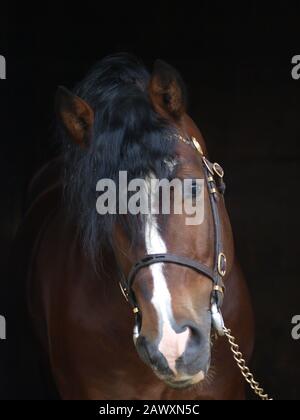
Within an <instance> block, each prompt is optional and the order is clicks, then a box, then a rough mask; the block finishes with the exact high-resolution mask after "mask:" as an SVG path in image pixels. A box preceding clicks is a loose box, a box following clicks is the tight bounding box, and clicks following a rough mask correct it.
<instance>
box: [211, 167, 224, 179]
mask: <svg viewBox="0 0 300 420" xmlns="http://www.w3.org/2000/svg"><path fill="white" fill-rule="evenodd" d="M213 170H214V172H215V173H216V174H217V175H218V176H219V177H220V178H224V174H225V173H224V169H223V168H222V166H221V165H219V164H218V163H214V164H213Z"/></svg>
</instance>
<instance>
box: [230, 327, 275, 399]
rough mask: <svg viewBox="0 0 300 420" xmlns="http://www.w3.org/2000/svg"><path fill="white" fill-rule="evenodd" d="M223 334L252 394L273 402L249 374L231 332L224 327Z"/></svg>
mask: <svg viewBox="0 0 300 420" xmlns="http://www.w3.org/2000/svg"><path fill="white" fill-rule="evenodd" d="M224 334H225V335H226V337H227V339H228V341H229V344H230V346H231V347H230V348H231V351H232V353H233V357H234V360H235V361H236V363H237V365H238V367H239V369H240V371H241V373H242V375H243V377H244V378H245V380H246V382H247V383H248V384H249V385H250V387H251V388H252V389H253V391H254V393H255V394H256V395H257V396H258V397H259V398H260V399H261V400H263V401H273V398H270V397H269V395H268V394H266V393H265V391H264V389H263V388H261V386H260V384H259V382H256V381H255V379H254V376H253V375H252V373H251V372H250V369H249V368H248V366H247V365H246V361H245V360H244V358H243V354H242V353H241V352H240V348H239V346H238V345H237V344H236V339H235V337H234V336H233V335H232V334H231V330H229V329H227V328H225V327H224Z"/></svg>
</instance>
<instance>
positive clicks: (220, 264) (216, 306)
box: [120, 135, 227, 335]
mask: <svg viewBox="0 0 300 420" xmlns="http://www.w3.org/2000/svg"><path fill="white" fill-rule="evenodd" d="M176 137H177V138H178V139H179V140H180V141H181V142H183V143H185V144H188V145H190V146H192V147H194V149H195V150H197V152H198V153H199V154H200V155H201V158H202V165H203V171H204V176H205V181H206V185H207V189H208V192H209V198H210V204H211V210H212V216H213V221H214V231H215V257H214V265H213V268H210V267H208V266H206V265H205V264H202V263H200V262H198V261H195V260H192V259H189V258H187V257H184V256H180V255H174V254H169V253H165V254H148V255H145V257H143V258H142V259H141V260H139V261H138V262H137V263H136V264H135V265H134V266H133V267H132V269H131V271H130V273H129V275H128V277H127V279H125V278H124V279H123V281H122V283H121V282H120V288H121V291H122V294H123V295H124V297H125V299H126V301H127V302H129V303H130V304H131V305H132V307H133V312H134V314H135V315H138V313H139V308H138V304H137V301H136V298H135V295H134V293H133V291H132V286H133V283H134V280H135V278H136V276H137V274H138V272H139V271H140V270H141V269H142V268H146V267H149V266H150V265H153V264H158V263H164V264H166V263H168V264H176V265H180V266H183V267H187V268H190V269H191V270H194V271H196V272H198V273H199V274H202V275H204V276H205V277H208V278H209V279H210V280H211V281H212V283H213V289H212V294H211V315H212V325H213V327H214V329H215V330H216V332H217V333H218V334H219V335H224V321H223V317H222V314H221V307H222V304H223V299H224V292H225V286H224V282H223V279H224V277H225V276H226V273H227V259H226V255H225V253H224V249H223V241H222V231H221V220H220V214H219V209H218V200H219V194H221V195H224V193H225V184H224V181H223V177H224V171H223V169H222V167H221V166H220V165H219V164H218V163H213V164H212V163H211V162H210V161H209V160H208V159H207V158H206V157H205V156H204V153H203V149H202V147H201V145H200V143H199V142H198V140H197V139H196V138H195V137H191V138H184V137H182V136H181V135H177V136H176Z"/></svg>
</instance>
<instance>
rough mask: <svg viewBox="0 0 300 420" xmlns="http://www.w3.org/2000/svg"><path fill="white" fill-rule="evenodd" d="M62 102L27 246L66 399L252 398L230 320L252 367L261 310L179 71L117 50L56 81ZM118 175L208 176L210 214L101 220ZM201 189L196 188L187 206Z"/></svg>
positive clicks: (45, 340)
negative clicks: (72, 83)
mask: <svg viewBox="0 0 300 420" xmlns="http://www.w3.org/2000/svg"><path fill="white" fill-rule="evenodd" d="M55 108H56V114H57V117H58V118H57V119H58V130H57V137H58V138H59V140H60V142H61V145H62V154H61V157H59V159H57V160H56V161H55V162H52V163H50V164H49V165H47V166H46V167H45V168H44V169H43V170H41V171H40V172H39V173H38V175H37V176H36V177H35V178H34V180H33V181H32V183H31V186H30V191H29V194H28V196H29V199H28V203H27V205H28V210H27V213H26V216H25V218H24V221H23V234H24V230H25V232H26V235H25V236H26V241H25V240H24V239H23V241H21V242H22V244H23V246H25V247H26V252H27V254H28V264H27V267H26V281H27V302H28V313H29V316H30V320H31V323H32V326H33V328H34V331H35V334H36V337H37V339H38V343H39V348H40V351H41V353H42V355H43V360H44V368H45V369H46V370H48V371H49V372H50V374H51V377H52V378H53V380H54V383H55V386H56V388H57V391H58V394H59V396H60V398H61V399H64V400H77V399H78V400H243V399H245V388H244V383H243V378H242V376H241V375H240V372H239V370H238V368H237V366H236V364H235V362H234V360H233V358H232V354H231V352H230V348H229V346H228V343H227V342H226V339H225V337H223V336H222V328H223V319H224V322H225V324H226V326H227V327H228V328H230V329H231V330H232V331H233V332H234V334H235V335H236V337H237V339H238V341H239V344H240V347H241V350H242V352H243V354H244V357H245V360H246V362H248V361H249V360H250V358H251V355H252V351H253V343H254V322H253V311H252V306H251V301H250V297H249V292H248V288H247V285H246V281H245V278H244V276H243V273H242V270H241V268H240V266H239V263H238V261H237V259H236V256H235V251H234V240H233V234H232V229H231V224H230V220H229V216H228V214H227V211H226V207H225V201H224V198H223V194H224V189H225V185H224V181H223V175H224V173H223V170H222V168H221V166H220V165H218V164H211V163H210V160H209V157H208V153H207V148H206V144H205V141H204V138H203V136H202V134H201V132H200V130H199V128H198V127H197V125H196V123H195V122H194V121H193V120H192V118H191V117H190V116H189V115H188V113H187V94H186V86H185V84H184V82H183V79H182V77H181V75H180V74H179V72H178V71H177V70H176V69H175V68H173V67H172V66H170V65H169V64H167V63H165V62H164V61H161V60H157V61H155V63H154V66H153V69H152V70H151V71H149V70H148V69H147V68H146V67H145V66H144V64H143V63H142V62H140V61H139V59H137V58H136V57H134V56H132V55H129V54H125V53H122V54H115V55H111V56H108V57H106V58H104V59H102V60H101V61H100V62H99V63H97V64H96V65H95V66H94V67H93V68H92V69H91V70H90V72H89V73H88V74H87V75H86V76H85V78H84V79H83V80H82V81H81V82H80V83H78V85H77V86H76V87H75V88H74V89H73V90H72V91H70V90H68V89H66V88H65V87H59V88H58V90H57V93H56V98H55ZM121 171H126V173H127V174H128V179H129V180H132V179H135V178H140V179H143V180H145V182H146V183H147V182H148V181H149V179H150V178H151V177H153V176H154V175H155V177H156V178H157V179H159V180H160V179H169V180H172V179H175V178H178V179H181V180H185V179H192V180H196V179H202V180H203V181H204V184H203V185H204V192H203V194H204V198H203V200H204V201H203V206H204V214H205V217H204V220H203V222H202V223H200V224H198V225H187V224H186V217H185V216H186V215H185V214H175V212H172V211H171V212H170V214H168V215H162V214H160V212H157V213H156V214H148V215H145V216H140V215H130V214H106V215H99V213H98V212H97V211H96V205H95V204H96V200H97V197H99V194H98V193H97V191H96V185H97V182H98V181H99V180H100V179H111V180H116V179H117V176H118V174H119V173H120V172H121ZM194 193H195V184H192V188H191V191H190V195H188V197H187V200H193V199H194ZM97 194H98V195H97ZM149 194H151V193H149ZM150 198H151V197H150ZM21 230H22V229H21ZM21 239H22V234H21ZM124 297H125V299H124ZM221 311H222V315H223V318H222V315H221ZM216 332H217V333H219V335H220V336H219V337H218V338H217V339H216V337H215V336H216Z"/></svg>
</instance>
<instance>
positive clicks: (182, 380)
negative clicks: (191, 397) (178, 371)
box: [154, 370, 206, 390]
mask: <svg viewBox="0 0 300 420" xmlns="http://www.w3.org/2000/svg"><path fill="white" fill-rule="evenodd" d="M154 373H155V374H156V376H157V377H158V378H159V379H161V380H162V381H163V382H165V383H166V385H168V386H169V387H170V388H173V389H182V390H184V389H188V388H190V387H192V386H194V385H197V384H199V383H201V382H203V381H204V380H205V378H206V375H205V373H204V372H203V371H200V372H198V373H197V374H196V375H194V376H191V377H187V376H185V377H179V378H178V379H176V378H166V377H164V376H162V375H160V374H159V373H157V372H156V371H155V370H154Z"/></svg>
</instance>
